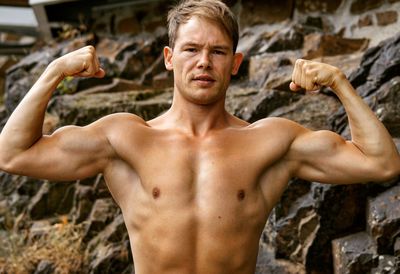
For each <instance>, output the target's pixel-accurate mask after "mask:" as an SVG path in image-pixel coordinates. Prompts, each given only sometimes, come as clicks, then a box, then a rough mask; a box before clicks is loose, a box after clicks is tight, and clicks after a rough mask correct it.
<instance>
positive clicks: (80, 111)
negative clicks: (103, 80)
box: [49, 90, 172, 126]
mask: <svg viewBox="0 0 400 274" xmlns="http://www.w3.org/2000/svg"><path fill="white" fill-rule="evenodd" d="M171 99H172V93H171V91H169V90H167V91H164V90H159V91H157V90H156V91H153V90H145V91H129V92H118V93H100V94H79V93H78V94H76V95H65V96H58V97H55V98H54V100H53V101H52V102H51V104H50V106H49V109H50V111H51V112H54V113H55V114H56V115H57V116H58V117H59V118H60V125H70V124H74V125H80V126H83V125H87V124H89V123H92V122H94V121H96V120H98V119H99V118H101V117H103V116H106V115H108V114H112V113H116V112H130V113H134V114H136V115H139V116H141V117H142V118H144V119H145V120H149V119H152V118H154V117H156V116H157V115H159V114H160V113H161V112H163V111H165V110H166V109H168V108H169V107H170V105H171V102H172V101H171Z"/></svg>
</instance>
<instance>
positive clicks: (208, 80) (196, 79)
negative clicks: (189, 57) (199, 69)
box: [193, 74, 215, 82]
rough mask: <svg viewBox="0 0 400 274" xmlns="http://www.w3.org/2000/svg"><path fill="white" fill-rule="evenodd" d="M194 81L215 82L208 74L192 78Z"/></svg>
mask: <svg viewBox="0 0 400 274" xmlns="http://www.w3.org/2000/svg"><path fill="white" fill-rule="evenodd" d="M193 80H194V81H201V82H203V81H204V82H215V79H214V78H212V77H211V76H210V75H208V74H201V75H196V76H194V77H193Z"/></svg>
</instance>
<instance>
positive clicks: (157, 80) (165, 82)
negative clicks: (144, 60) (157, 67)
mask: <svg viewBox="0 0 400 274" xmlns="http://www.w3.org/2000/svg"><path fill="white" fill-rule="evenodd" d="M173 86H174V75H173V73H172V72H170V71H164V72H161V73H159V74H157V75H155V76H154V77H153V80H152V87H153V88H155V89H166V88H172V87H173Z"/></svg>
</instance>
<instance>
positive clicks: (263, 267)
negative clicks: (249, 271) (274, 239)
mask: <svg viewBox="0 0 400 274" xmlns="http://www.w3.org/2000/svg"><path fill="white" fill-rule="evenodd" d="M270 273H277V274H278V273H282V274H283V273H296V274H305V273H306V270H305V267H304V266H303V265H301V264H296V263H293V262H291V261H286V260H281V259H277V258H275V253H274V250H273V248H272V247H271V246H268V245H265V244H260V247H259V251H258V258H257V264H256V271H255V274H270Z"/></svg>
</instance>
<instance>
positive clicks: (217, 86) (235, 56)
mask: <svg viewBox="0 0 400 274" xmlns="http://www.w3.org/2000/svg"><path fill="white" fill-rule="evenodd" d="M168 17H169V18H168V19H169V21H168V23H169V33H170V46H169V47H165V48H164V60H165V67H166V68H167V70H170V71H173V72H174V92H176V94H177V95H178V94H179V95H181V96H182V97H181V98H184V99H185V100H186V101H190V102H192V103H195V104H201V105H210V104H215V103H221V104H222V102H223V100H224V96H225V94H226V90H227V89H228V86H229V82H230V79H231V75H235V74H237V72H238V69H239V66H240V64H241V61H242V59H243V55H242V54H241V53H235V50H236V45H237V37H238V33H237V31H238V28H237V24H236V20H235V18H234V15H233V14H232V13H231V11H230V10H229V9H228V7H226V6H225V4H223V3H222V2H220V1H218V0H186V1H183V2H180V3H179V5H178V6H176V7H175V8H173V9H172V11H171V12H170V13H169V15H168ZM233 33H234V34H233ZM174 98H177V97H175V96H174Z"/></svg>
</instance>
